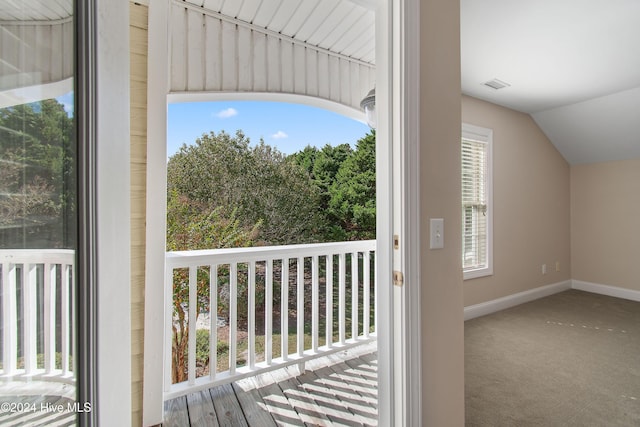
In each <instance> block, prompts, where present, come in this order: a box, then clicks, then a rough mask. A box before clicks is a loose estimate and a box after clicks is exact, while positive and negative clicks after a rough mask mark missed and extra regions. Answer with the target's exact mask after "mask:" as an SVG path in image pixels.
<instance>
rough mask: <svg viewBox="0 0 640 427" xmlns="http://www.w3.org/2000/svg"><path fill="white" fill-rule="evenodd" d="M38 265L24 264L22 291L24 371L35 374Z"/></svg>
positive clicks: (27, 373)
mask: <svg viewBox="0 0 640 427" xmlns="http://www.w3.org/2000/svg"><path fill="white" fill-rule="evenodd" d="M37 286H38V265H37V264H26V263H25V264H23V265H22V292H23V306H22V307H23V311H22V312H23V316H24V340H23V344H22V346H23V352H22V354H23V358H24V372H25V374H26V375H33V374H34V373H35V371H36V368H37V359H36V354H37V352H38V346H37V341H36V340H37V312H38V306H37V305H36V304H37V291H38V288H37Z"/></svg>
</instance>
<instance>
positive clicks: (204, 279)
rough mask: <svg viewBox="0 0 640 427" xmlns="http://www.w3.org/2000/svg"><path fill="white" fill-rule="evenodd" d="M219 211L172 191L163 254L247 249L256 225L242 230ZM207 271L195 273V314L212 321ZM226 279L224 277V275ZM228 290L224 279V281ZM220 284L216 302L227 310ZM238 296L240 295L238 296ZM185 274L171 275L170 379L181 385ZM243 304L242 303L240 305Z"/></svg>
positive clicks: (185, 321)
mask: <svg viewBox="0 0 640 427" xmlns="http://www.w3.org/2000/svg"><path fill="white" fill-rule="evenodd" d="M222 211H223V210H222V209H221V208H219V207H218V208H214V209H212V210H210V209H208V207H207V206H206V205H205V204H203V203H201V202H197V201H193V200H190V199H189V198H188V197H187V196H185V195H180V194H178V193H177V192H176V191H175V190H172V191H170V192H169V194H168V199H167V250H168V251H181V250H195V249H215V248H235V247H246V246H251V245H252V244H253V243H254V241H253V239H254V238H255V236H256V234H257V231H258V227H259V224H256V225H255V226H254V227H252V228H246V227H242V226H241V224H240V220H239V219H238V218H237V217H236V214H235V211H232V212H231V214H230V216H229V217H225V215H224V214H223V212H222ZM210 274H211V271H210V270H209V269H208V268H199V269H198V272H197V295H198V298H197V305H198V306H197V309H196V312H197V313H206V312H209V313H211V316H212V317H213V318H215V316H216V315H217V314H218V307H215V308H214V309H212V308H211V307H210V306H209V289H210V288H209V284H210V283H211V280H210ZM227 276H228V274H227ZM227 286H228V277H227ZM222 289H224V284H222V285H221V286H220V287H219V288H218V301H219V302H220V304H221V306H222V307H223V308H226V309H227V310H228V306H229V301H228V295H227V294H226V293H225V292H222ZM240 294H241V295H242V294H243V293H242V292H240ZM188 303H189V273H188V271H187V270H186V269H181V270H174V272H173V318H174V322H173V342H172V357H173V363H172V378H173V382H181V381H184V380H185V379H186V375H187V360H186V356H187V345H188V342H189V328H188V316H187V313H188V309H189V307H188ZM240 303H241V304H242V303H243V301H240ZM244 304H246V301H245V302H244Z"/></svg>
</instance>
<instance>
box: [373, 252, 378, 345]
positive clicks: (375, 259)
mask: <svg viewBox="0 0 640 427" xmlns="http://www.w3.org/2000/svg"><path fill="white" fill-rule="evenodd" d="M373 305H374V307H373V320H374V322H373V330H374V331H375V332H376V333H377V332H378V253H377V252H374V254H373Z"/></svg>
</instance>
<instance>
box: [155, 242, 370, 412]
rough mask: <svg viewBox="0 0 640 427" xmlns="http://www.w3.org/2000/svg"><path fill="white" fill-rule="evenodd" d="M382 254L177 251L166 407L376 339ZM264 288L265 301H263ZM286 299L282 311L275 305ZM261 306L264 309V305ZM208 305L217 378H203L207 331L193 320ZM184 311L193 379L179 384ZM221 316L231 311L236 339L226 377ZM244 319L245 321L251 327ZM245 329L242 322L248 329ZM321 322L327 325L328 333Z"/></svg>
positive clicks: (358, 250) (168, 279) (305, 249)
mask: <svg viewBox="0 0 640 427" xmlns="http://www.w3.org/2000/svg"><path fill="white" fill-rule="evenodd" d="M375 249H376V242H375V240H367V241H356V242H339V243H320V244H309V245H290V246H270V247H253V248H238V249H215V250H195V251H182V252H168V253H167V254H166V270H165V301H167V305H166V308H165V328H164V329H165V344H164V345H165V347H164V348H165V351H164V353H165V363H164V367H165V370H164V372H165V379H164V384H165V387H164V398H165V400H167V399H171V398H174V397H178V396H181V395H185V394H187V393H190V392H194V391H197V390H202V389H206V388H210V387H213V386H216V385H220V384H224V383H228V382H231V381H235V380H238V379H241V378H245V377H248V376H251V375H256V374H258V373H262V372H266V371H269V370H273V369H277V368H281V367H284V366H287V365H298V367H299V369H300V370H304V362H305V361H307V360H310V359H313V358H316V357H320V356H323V355H326V354H328V353H333V352H338V351H340V350H344V349H347V348H350V347H354V346H356V345H360V344H363V343H366V342H370V341H372V340H374V339H375V323H376V319H377V317H376V316H375V296H376V295H377V292H376V289H377V287H376V280H375V271H376V269H375ZM203 282H204V283H203ZM257 284H259V285H260V286H257ZM245 287H246V290H245ZM258 288H259V290H258V292H259V295H257V294H256V292H257V291H256V290H257V289H258ZM274 288H275V289H276V295H274ZM277 288H279V295H277V294H278V292H277V290H278V289H277ZM239 289H241V291H242V293H243V294H242V298H240V297H239ZM179 294H180V295H182V296H185V300H186V301H183V302H181V303H180V304H175V303H176V301H175V300H174V295H179ZM187 294H188V297H186V295H187ZM221 294H224V298H225V304H221V305H223V306H224V307H225V308H224V310H220V307H219V303H220V301H219V300H218V299H219V295H221ZM293 294H295V296H294V295H293ZM278 296H279V303H278V304H277V305H278V307H275V306H274V301H275V302H276V303H277V300H278V298H277V297H278ZM257 297H258V298H257ZM178 298H180V297H178ZM257 300H258V301H264V302H260V303H256V301H257ZM240 301H242V302H241V303H240ZM226 302H228V308H227V304H226ZM199 307H209V308H210V312H211V315H210V316H209V319H208V320H207V321H206V322H205V323H206V324H205V325H204V326H205V328H206V329H208V330H209V337H208V338H209V349H212V351H209V357H208V366H209V372H208V373H206V374H200V375H198V373H197V371H196V352H197V349H196V329H197V327H202V326H203V325H202V321H200V322H196V321H188V320H192V319H196V318H201V317H202V316H201V315H202V313H199ZM227 310H228V313H227ZM179 311H182V312H183V316H184V319H188V320H187V321H183V324H184V323H186V324H187V325H188V326H187V328H188V333H187V334H186V336H187V337H188V345H187V351H186V354H187V357H186V359H187V360H186V367H185V370H186V371H187V374H186V379H185V380H184V381H180V382H177V383H173V382H174V381H173V380H175V378H172V366H173V365H172V363H176V362H175V361H174V360H172V359H173V358H174V357H175V354H172V345H173V344H174V340H175V339H176V333H175V331H174V330H173V329H174V327H175V326H176V324H177V323H176V322H177V317H176V314H177V313H178V312H179ZM219 311H224V316H223V317H224V323H225V326H226V327H225V334H226V336H225V338H226V337H228V356H226V355H225V357H228V364H227V363H226V361H225V365H228V366H225V367H224V368H225V369H221V368H219V369H216V367H217V366H218V362H219V354H218V351H217V343H218V338H219V337H218V326H219V325H218V316H217V314H218V313H219ZM274 311H275V313H276V314H275V316H274ZM256 313H264V314H263V316H264V318H263V319H257V318H256V317H257V316H256ZM261 316H262V314H261ZM239 317H243V321H242V322H239V320H240V318H239ZM245 317H246V319H244V318H245ZM274 317H275V319H274ZM372 318H373V321H372V320H371V319H372ZM256 320H259V323H260V324H262V320H264V330H259V331H256ZM291 321H292V322H293V323H290V322H291ZM349 322H350V323H351V325H350V326H349V325H348V323H349ZM197 323H198V324H199V326H198V325H197ZM274 323H275V324H279V332H280V334H279V336H278V338H279V339H280V345H279V346H276V348H274V343H276V342H277V340H274V337H276V336H277V335H278V334H277V333H276V334H274ZM239 324H242V326H241V327H240V328H239ZM294 324H295V325H296V327H295V338H292V341H293V340H294V339H295V351H290V343H289V340H290V338H289V330H290V329H289V326H293V325H294ZM321 324H324V326H323V328H322V330H321ZM305 328H306V331H305ZM227 329H228V334H227V332H226V330H227ZM239 333H240V334H241V335H242V337H243V339H245V337H246V347H247V348H246V352H244V351H243V359H245V361H244V364H242V363H238V362H239V360H238V347H237V345H238V344H237V343H238V337H239V335H240V334H239ZM263 334H264V336H263V337H262V335H263ZM256 337H259V338H260V344H262V347H263V350H261V351H257V350H256ZM305 337H306V344H305ZM293 344H294V343H293V342H292V343H291V346H293ZM238 365H242V366H238ZM173 367H174V368H175V366H173ZM179 369H182V367H180V368H179ZM183 372H184V371H183ZM172 383H173V384H172Z"/></svg>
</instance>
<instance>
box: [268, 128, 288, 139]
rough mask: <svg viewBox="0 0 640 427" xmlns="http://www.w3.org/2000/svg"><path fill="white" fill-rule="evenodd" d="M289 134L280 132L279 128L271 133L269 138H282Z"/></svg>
mask: <svg viewBox="0 0 640 427" xmlns="http://www.w3.org/2000/svg"><path fill="white" fill-rule="evenodd" d="M288 137H289V135H287V134H286V133H284V132H282V131H281V130H279V131H278V132H276V133H274V134H273V135H271V138H273V139H283V138H288Z"/></svg>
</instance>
